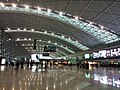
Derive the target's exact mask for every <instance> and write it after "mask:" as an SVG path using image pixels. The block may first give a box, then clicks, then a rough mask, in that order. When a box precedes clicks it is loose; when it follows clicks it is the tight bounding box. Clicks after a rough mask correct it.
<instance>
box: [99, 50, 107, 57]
mask: <svg viewBox="0 0 120 90" xmlns="http://www.w3.org/2000/svg"><path fill="white" fill-rule="evenodd" d="M99 57H104V58H106V50H102V51H99Z"/></svg>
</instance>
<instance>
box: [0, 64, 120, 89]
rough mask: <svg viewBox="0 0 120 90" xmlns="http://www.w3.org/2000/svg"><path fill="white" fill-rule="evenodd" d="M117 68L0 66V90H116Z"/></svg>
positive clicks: (119, 74)
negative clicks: (17, 67) (16, 67)
mask: <svg viewBox="0 0 120 90" xmlns="http://www.w3.org/2000/svg"><path fill="white" fill-rule="evenodd" d="M119 79H120V70H119V68H96V69H94V70H86V69H78V68H77V67H75V66H72V67H67V66H53V67H51V68H48V69H40V68H36V66H33V67H32V69H29V68H27V67H26V66H24V68H23V69H21V68H19V69H18V70H17V69H15V68H13V69H12V68H11V67H10V66H8V67H5V66H0V90H120V80H119Z"/></svg>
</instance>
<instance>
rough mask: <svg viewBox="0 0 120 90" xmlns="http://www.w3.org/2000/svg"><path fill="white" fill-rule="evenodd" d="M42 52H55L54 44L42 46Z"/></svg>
mask: <svg viewBox="0 0 120 90" xmlns="http://www.w3.org/2000/svg"><path fill="white" fill-rule="evenodd" d="M44 52H56V46H52V45H49V46H44Z"/></svg>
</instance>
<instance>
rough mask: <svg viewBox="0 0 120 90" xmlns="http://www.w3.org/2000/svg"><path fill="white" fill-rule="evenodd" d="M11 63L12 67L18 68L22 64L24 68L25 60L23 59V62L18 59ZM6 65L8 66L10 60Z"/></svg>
mask: <svg viewBox="0 0 120 90" xmlns="http://www.w3.org/2000/svg"><path fill="white" fill-rule="evenodd" d="M9 65H10V66H11V67H12V69H13V68H15V69H17V70H18V69H19V67H20V65H21V68H23V65H24V62H23V61H21V62H20V61H16V62H14V61H10V64H9ZM6 66H8V62H6Z"/></svg>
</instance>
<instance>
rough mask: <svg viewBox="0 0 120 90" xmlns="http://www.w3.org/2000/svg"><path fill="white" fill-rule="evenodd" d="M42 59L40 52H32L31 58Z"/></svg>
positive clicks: (36, 60) (37, 60)
mask: <svg viewBox="0 0 120 90" xmlns="http://www.w3.org/2000/svg"><path fill="white" fill-rule="evenodd" d="M40 59H41V55H40V54H31V60H34V61H35V62H39V60H40Z"/></svg>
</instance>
